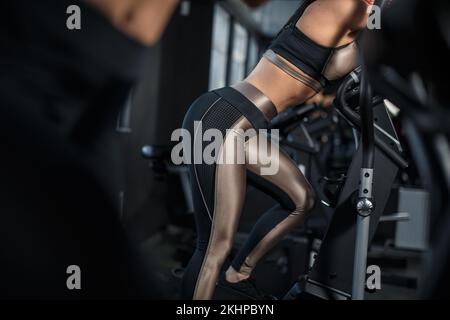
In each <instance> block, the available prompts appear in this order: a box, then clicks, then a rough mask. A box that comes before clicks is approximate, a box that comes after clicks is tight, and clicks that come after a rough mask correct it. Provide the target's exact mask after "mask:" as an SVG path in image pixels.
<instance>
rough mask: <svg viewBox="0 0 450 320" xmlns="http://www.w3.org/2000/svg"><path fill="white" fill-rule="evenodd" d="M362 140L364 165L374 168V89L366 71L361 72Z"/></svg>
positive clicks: (364, 166)
mask: <svg viewBox="0 0 450 320" xmlns="http://www.w3.org/2000/svg"><path fill="white" fill-rule="evenodd" d="M359 106H360V114H361V140H362V141H361V142H362V145H361V146H362V148H363V149H362V150H363V163H362V167H363V168H366V169H373V163H374V154H375V127H374V125H373V109H372V89H371V88H370V84H369V82H368V79H367V76H366V73H365V72H362V74H361V84H360V100H359Z"/></svg>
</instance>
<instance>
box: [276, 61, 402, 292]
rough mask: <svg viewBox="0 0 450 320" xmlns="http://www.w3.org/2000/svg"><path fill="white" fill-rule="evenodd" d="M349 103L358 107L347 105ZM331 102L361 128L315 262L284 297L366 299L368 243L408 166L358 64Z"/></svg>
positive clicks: (381, 105) (383, 107)
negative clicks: (399, 174)
mask: <svg viewBox="0 0 450 320" xmlns="http://www.w3.org/2000/svg"><path fill="white" fill-rule="evenodd" d="M358 98H359V100H358ZM350 103H352V104H353V105H357V106H356V107H354V108H351V107H350ZM334 104H335V107H336V109H337V110H338V111H339V113H340V115H341V116H342V117H343V118H344V119H345V120H346V121H348V122H349V124H351V125H352V126H353V127H354V128H355V129H357V130H358V131H359V132H360V134H361V144H360V145H359V148H358V150H357V152H356V153H355V155H354V157H353V160H352V163H351V165H350V167H349V169H348V172H347V174H346V179H345V183H344V185H343V187H342V190H341V192H340V193H339V195H338V199H337V203H336V206H335V208H334V214H333V218H332V221H331V223H330V226H329V228H328V230H327V233H326V235H325V238H324V239H323V241H322V244H321V247H320V251H319V254H318V255H317V257H316V259H315V262H314V265H313V267H312V269H311V271H310V272H309V273H308V275H306V276H303V277H302V278H301V279H300V280H299V281H298V282H297V283H296V284H295V285H294V286H293V287H292V288H291V290H290V291H289V292H288V293H287V294H286V296H285V297H284V299H288V300H290V299H300V298H304V297H307V296H313V297H315V298H323V299H335V300H346V299H355V300H359V299H363V298H364V292H365V283H366V259H367V251H368V247H369V244H370V241H371V240H372V238H373V236H374V233H375V230H376V228H377V225H378V222H379V220H380V217H381V215H382V213H383V211H384V208H385V206H386V203H387V201H388V197H389V195H390V192H391V186H392V185H393V183H394V180H395V178H396V176H397V173H398V171H399V169H405V168H406V167H407V166H408V163H407V161H406V160H404V159H403V158H402V156H401V154H400V153H401V150H402V149H401V145H400V142H399V140H398V138H397V135H396V132H395V129H394V126H393V124H392V121H391V118H390V115H389V112H388V111H387V109H386V105H385V102H384V100H383V99H382V98H380V97H378V96H372V92H371V88H370V85H369V83H368V81H367V79H366V78H365V73H364V72H362V71H361V69H359V70H355V72H353V73H352V74H351V75H349V76H348V77H347V78H346V79H345V80H344V81H343V83H342V85H341V86H340V88H339V90H338V93H337V98H336V100H335V103H334ZM358 104H359V105H358ZM352 253H353V254H352ZM342 255H345V258H343V256H342Z"/></svg>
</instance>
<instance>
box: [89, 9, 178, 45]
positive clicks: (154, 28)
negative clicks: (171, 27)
mask: <svg viewBox="0 0 450 320" xmlns="http://www.w3.org/2000/svg"><path fill="white" fill-rule="evenodd" d="M86 1H87V2H89V3H91V4H92V5H94V6H96V7H97V8H98V9H100V11H102V12H103V13H104V14H105V15H106V16H107V17H108V18H109V19H110V20H111V22H112V23H113V24H114V25H115V26H116V27H117V28H118V29H119V30H121V31H123V32H125V33H126V34H128V35H129V36H131V37H133V38H135V39H136V40H137V41H139V42H141V43H144V44H146V45H153V44H154V43H156V42H157V41H158V40H159V38H160V36H161V34H162V33H163V31H164V29H165V27H166V25H167V23H168V21H169V18H170V16H171V15H172V12H173V10H174V9H175V7H176V5H177V4H178V0H86Z"/></svg>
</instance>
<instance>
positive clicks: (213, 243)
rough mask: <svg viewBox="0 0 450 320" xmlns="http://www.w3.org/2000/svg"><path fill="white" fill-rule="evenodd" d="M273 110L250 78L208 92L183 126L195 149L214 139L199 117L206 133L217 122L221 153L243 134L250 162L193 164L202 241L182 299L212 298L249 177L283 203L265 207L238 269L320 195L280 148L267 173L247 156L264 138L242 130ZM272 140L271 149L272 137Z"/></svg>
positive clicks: (248, 266)
mask: <svg viewBox="0 0 450 320" xmlns="http://www.w3.org/2000/svg"><path fill="white" fill-rule="evenodd" d="M238 90H239V91H238ZM275 115H276V111H275V107H274V106H273V104H271V103H270V101H269V100H268V99H267V98H266V97H265V96H264V95H263V94H262V93H261V92H259V91H258V90H257V89H256V88H254V87H252V86H251V85H249V84H248V83H240V84H239V85H238V86H237V87H236V89H233V88H224V89H221V90H218V91H213V92H209V93H206V94H204V95H203V96H201V97H200V98H198V99H197V100H196V101H195V102H194V103H193V104H192V106H191V108H190V109H189V111H188V113H187V115H186V117H185V120H184V124H183V127H184V129H187V130H188V131H189V132H190V134H191V137H193V139H192V145H193V149H195V146H194V145H195V143H201V144H202V148H201V150H204V149H205V147H206V146H207V145H208V143H204V142H202V139H201V136H200V135H199V130H198V126H197V127H194V122H196V121H201V124H202V132H205V131H206V130H208V129H211V128H215V129H218V130H220V131H221V132H222V135H223V136H224V137H225V138H224V139H223V140H224V141H223V144H222V146H221V149H220V152H219V154H217V155H216V160H217V159H221V158H220V156H223V155H224V154H225V153H226V154H228V153H227V151H228V150H235V149H236V145H238V144H237V143H236V141H239V139H241V142H242V143H243V144H242V145H243V148H244V152H245V163H240V162H239V163H233V164H229V162H226V163H223V162H218V161H216V162H214V163H213V164H205V163H202V164H191V165H190V174H191V184H192V188H193V197H194V206H195V221H196V227H197V233H198V240H197V246H196V250H195V253H194V255H193V256H192V258H191V260H190V262H189V264H188V266H187V268H186V271H185V275H184V279H183V284H182V295H183V297H184V298H187V299H191V298H194V299H210V298H211V297H212V295H213V293H214V288H215V283H216V281H217V278H218V276H219V273H220V270H221V267H222V265H223V264H224V262H225V259H226V258H227V256H228V254H229V252H230V250H231V248H232V245H233V240H234V235H235V233H236V230H237V226H238V222H239V217H240V213H241V210H242V206H243V202H244V198H245V190H246V182H247V177H248V178H249V180H250V181H251V183H252V184H253V185H255V186H257V187H258V188H260V189H261V190H263V191H265V192H266V193H268V194H269V195H271V196H272V197H274V198H275V199H277V200H278V201H279V203H280V206H279V207H276V208H274V209H272V210H270V211H268V212H267V213H265V214H264V215H263V216H262V217H261V218H260V219H259V220H258V221H257V223H256V224H255V226H254V228H253V230H252V232H251V234H250V236H249V238H248V240H247V241H246V243H245V244H244V246H243V247H242V248H241V249H240V251H239V252H238V254H237V255H236V257H235V258H234V260H233V262H232V264H231V265H232V267H233V268H234V269H235V270H237V271H239V272H242V273H247V274H250V272H251V271H252V269H253V268H254V267H255V264H256V263H257V261H258V260H259V259H260V258H261V257H262V256H263V255H264V254H265V253H266V252H267V251H268V250H269V249H270V248H272V247H273V246H274V245H275V244H276V243H277V242H278V241H279V240H280V239H281V238H282V237H283V236H284V235H285V234H286V233H288V232H289V231H290V230H292V228H294V227H295V226H297V225H298V224H299V223H301V222H303V220H304V218H305V214H306V212H308V211H309V210H310V209H311V208H312V206H313V203H314V195H313V192H312V190H311V187H310V185H309V183H308V182H307V181H306V179H305V177H304V176H303V174H302V173H301V171H300V170H299V169H298V167H297V166H296V164H295V163H294V162H293V161H292V160H291V159H290V158H289V157H288V156H287V155H286V154H285V153H283V152H282V151H281V150H280V151H279V157H276V159H272V158H271V159H270V161H271V165H273V164H274V163H273V162H274V161H276V162H277V163H276V165H277V167H278V170H277V171H276V173H275V174H270V175H263V174H261V172H262V170H261V169H262V167H263V164H262V163H261V161H260V159H259V158H258V161H256V162H255V161H253V162H251V161H249V159H251V157H252V156H258V157H259V155H260V153H261V152H260V147H259V143H258V139H261V138H260V136H259V137H258V136H256V135H255V136H251V137H245V136H244V135H243V134H242V132H243V131H245V130H248V129H251V128H256V129H262V128H264V127H266V126H267V122H268V121H270V120H271V118H273V117H274V116H275ZM227 129H232V130H227ZM241 130H242V131H241ZM266 139H267V138H266ZM209 143H210V142H209ZM267 144H268V149H269V150H271V147H272V145H273V143H271V141H270V139H268V141H267ZM192 157H193V156H192ZM222 159H223V158H222ZM191 160H193V159H191ZM235 160H236V159H235ZM265 163H266V162H265ZM266 164H267V163H266Z"/></svg>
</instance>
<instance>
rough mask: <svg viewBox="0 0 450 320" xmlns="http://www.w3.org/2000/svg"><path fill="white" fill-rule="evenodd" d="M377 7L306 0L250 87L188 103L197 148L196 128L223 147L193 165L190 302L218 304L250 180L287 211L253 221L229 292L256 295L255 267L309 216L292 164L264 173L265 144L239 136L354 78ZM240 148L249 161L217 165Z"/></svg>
mask: <svg viewBox="0 0 450 320" xmlns="http://www.w3.org/2000/svg"><path fill="white" fill-rule="evenodd" d="M372 4H373V1H370V0H306V1H304V2H303V3H302V5H301V6H300V8H299V9H298V10H297V12H296V13H295V14H294V15H293V16H292V18H291V19H290V20H289V21H288V23H287V24H286V26H285V27H284V28H283V29H282V30H281V32H280V33H279V34H278V36H277V37H276V38H275V40H274V41H273V42H272V44H271V45H270V47H269V49H268V50H267V51H266V52H265V54H264V56H263V58H262V59H261V60H260V61H259V63H258V65H257V66H256V67H255V69H254V70H253V71H252V72H251V74H250V75H249V76H248V77H247V78H246V79H245V80H244V81H242V82H239V83H237V84H235V85H233V86H232V87H226V88H222V89H220V90H215V91H212V92H209V93H206V94H204V95H202V96H201V97H199V98H198V99H197V100H196V101H195V102H194V103H193V104H192V106H191V108H190V109H189V111H188V113H187V114H186V117H185V121H184V124H183V127H184V128H185V129H187V130H189V132H190V133H191V136H192V137H193V139H192V141H193V144H194V145H196V144H200V145H202V150H204V148H205V147H206V144H204V142H202V137H201V135H200V132H199V131H200V130H198V129H199V126H198V125H196V123H197V122H201V124H202V131H203V132H205V131H206V130H208V129H212V128H213V129H218V130H220V131H221V132H222V134H223V136H224V139H223V144H222V145H221V148H220V151H219V152H218V153H217V154H216V161H215V162H214V163H213V164H205V163H201V164H198V163H196V164H192V165H190V173H191V178H192V179H191V180H192V187H193V190H194V204H195V219H196V226H197V233H198V240H197V247H196V251H195V253H194V255H193V257H192V258H191V260H190V262H189V265H188V266H187V268H186V272H185V275H184V279H183V285H182V290H183V296H184V297H185V298H193V299H200V300H204V299H210V298H212V296H213V293H214V288H215V286H216V283H217V281H218V279H219V276H220V273H221V269H222V267H223V264H224V262H225V260H226V258H227V256H228V254H229V253H230V250H231V248H232V245H233V240H234V235H235V233H236V230H237V226H238V222H239V217H240V213H241V209H242V205H243V202H244V198H245V190H246V178H247V177H249V180H250V182H252V183H253V184H254V185H256V186H258V187H259V188H260V189H262V190H264V191H266V192H267V193H269V194H270V195H271V196H273V197H274V198H276V199H277V200H278V201H279V203H280V206H281V208H275V209H272V210H269V211H268V212H267V213H265V214H264V215H263V216H262V217H261V218H260V219H259V220H258V221H257V223H256V224H255V226H254V228H253V230H252V231H251V234H250V236H249V238H248V239H247V241H246V243H245V244H244V245H243V247H242V248H241V249H240V251H239V252H238V253H237V255H236V256H235V257H234V260H233V261H232V263H231V265H230V266H229V267H228V269H227V270H226V272H225V273H224V275H223V276H222V277H221V279H220V281H221V282H222V283H224V284H225V285H228V286H231V287H233V288H235V289H237V290H240V291H246V292H248V293H250V294H251V288H252V286H251V285H249V282H248V281H247V280H248V279H249V277H250V275H251V272H252V270H253V269H254V267H255V265H256V263H257V262H258V261H259V260H260V259H261V257H262V256H263V255H264V254H265V253H267V251H268V250H269V249H270V248H272V247H273V246H274V245H275V244H276V243H277V242H278V241H279V240H280V239H281V238H282V237H283V236H284V235H286V234H287V233H288V232H289V231H290V230H292V229H293V228H294V227H296V226H297V225H299V224H301V223H302V222H303V221H304V220H305V218H306V216H307V214H308V212H310V210H311V209H312V208H313V206H314V192H313V190H312V188H311V186H310V184H309V183H308V181H307V180H306V179H305V177H304V176H303V174H302V173H301V171H300V170H299V169H298V168H297V166H296V164H295V163H294V162H293V161H292V160H291V159H290V158H289V157H288V156H287V155H286V154H285V153H283V152H282V151H281V150H280V151H279V156H278V157H271V158H270V161H271V162H272V163H271V165H274V167H276V168H278V170H277V172H276V173H275V174H267V175H264V174H262V171H263V170H262V169H263V167H264V164H263V163H262V161H260V160H259V159H260V157H261V156H262V154H261V153H262V151H261V150H260V147H259V143H258V142H259V140H258V139H261V136H258V135H253V136H250V137H249V136H247V135H245V134H243V132H246V130H248V129H256V130H259V129H265V128H267V124H268V122H269V121H270V120H271V119H272V118H273V117H275V116H276V115H277V114H278V113H280V112H283V111H284V110H286V109H287V108H289V107H292V106H296V105H299V104H301V103H303V102H305V101H306V100H307V99H309V98H311V97H312V96H314V95H316V94H317V93H319V92H320V91H321V90H322V89H323V88H324V87H325V86H326V85H327V84H328V83H330V82H331V81H335V80H339V79H340V78H342V77H344V76H345V75H347V74H348V73H350V72H351V71H352V70H353V69H354V68H355V67H356V66H357V62H358V61H357V60H358V59H357V57H358V52H357V47H356V44H355V40H356V37H357V36H358V33H359V31H360V30H361V29H362V28H364V27H365V25H366V23H367V17H368V13H367V12H368V8H369V6H371V5H372ZM197 124H198V123H197ZM268 140H269V141H267V144H268V145H269V150H271V149H270V148H271V147H272V145H271V141H270V139H268ZM237 142H240V143H242V145H243V151H244V152H245V161H244V163H240V162H239V161H234V162H233V161H232V162H231V163H230V162H229V161H218V160H219V159H223V158H224V155H225V154H233V152H234V153H236V152H235V151H236V150H237V148H239V147H238V146H239V145H240V144H239V143H237ZM193 150H194V151H195V148H193ZM266 151H267V150H266ZM193 157H194V155H193ZM233 157H235V156H233ZM233 159H234V160H237V159H235V158H233ZM249 159H258V161H249ZM274 162H276V163H274Z"/></svg>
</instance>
